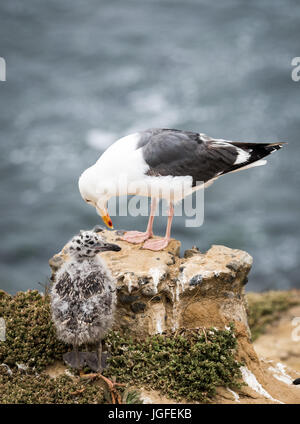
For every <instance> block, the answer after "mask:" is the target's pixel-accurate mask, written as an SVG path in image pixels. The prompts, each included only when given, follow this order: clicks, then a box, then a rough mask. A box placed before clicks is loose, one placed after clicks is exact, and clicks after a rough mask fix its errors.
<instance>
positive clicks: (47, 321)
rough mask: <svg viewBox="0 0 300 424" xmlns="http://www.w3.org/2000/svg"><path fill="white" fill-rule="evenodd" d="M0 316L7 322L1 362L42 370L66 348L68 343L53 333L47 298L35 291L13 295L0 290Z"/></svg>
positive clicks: (2, 342) (0, 355)
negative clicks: (61, 340)
mask: <svg viewBox="0 0 300 424" xmlns="http://www.w3.org/2000/svg"><path fill="white" fill-rule="evenodd" d="M0 317H2V318H4V320H5V325H6V340H5V341H0V363H5V364H7V365H9V366H16V364H18V363H21V364H25V365H27V366H29V367H35V368H36V370H38V371H41V370H42V369H44V368H45V367H46V366H47V365H49V364H52V363H53V362H54V360H56V359H61V357H62V354H63V353H64V352H66V351H67V345H65V344H64V343H62V342H60V341H58V340H57V338H56V336H55V328H54V325H53V323H52V321H51V313H50V304H49V297H48V296H46V297H45V296H42V295H41V294H40V293H39V292H38V291H37V290H29V291H27V292H18V293H17V294H16V295H15V296H11V295H9V294H7V293H5V292H4V291H0Z"/></svg>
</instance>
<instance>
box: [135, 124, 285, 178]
mask: <svg viewBox="0 0 300 424" xmlns="http://www.w3.org/2000/svg"><path fill="white" fill-rule="evenodd" d="M283 144H284V143H280V142H278V143H241V142H239V141H228V140H222V139H213V138H210V137H208V136H207V135H205V134H202V133H195V132H191V131H180V130H173V129H156V128H154V129H149V130H146V131H144V132H143V133H141V139H140V142H139V144H138V147H140V148H142V151H143V158H144V160H145V162H146V163H147V164H148V166H149V170H148V172H147V173H148V175H155V176H160V175H161V176H165V175H173V176H185V175H191V176H192V177H193V185H196V182H197V181H199V182H200V181H201V182H207V181H209V180H211V179H212V178H214V177H217V176H219V175H222V174H226V173H228V172H232V171H235V170H237V169H240V168H244V167H246V166H249V165H250V164H252V163H254V162H257V161H259V160H260V159H262V158H264V157H265V156H267V155H269V154H270V153H272V152H274V151H275V150H278V149H280V148H281V147H282V145H283Z"/></svg>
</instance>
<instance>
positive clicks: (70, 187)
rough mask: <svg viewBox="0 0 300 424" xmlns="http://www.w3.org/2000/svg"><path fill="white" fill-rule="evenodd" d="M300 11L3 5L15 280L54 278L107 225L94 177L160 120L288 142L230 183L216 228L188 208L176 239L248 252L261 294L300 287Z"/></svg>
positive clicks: (2, 98) (291, 0) (1, 163)
mask: <svg viewBox="0 0 300 424" xmlns="http://www.w3.org/2000/svg"><path fill="white" fill-rule="evenodd" d="M299 20H300V8H299V5H298V2H297V1H296V0H287V1H285V2H282V1H280V0H273V1H267V0H253V1H251V2H244V1H241V0H229V1H226V2H211V1H209V0H199V1H197V0H146V1H143V2H141V1H140V0H125V1H124V0H114V1H111V0H110V1H109V0H101V1H99V0H97V1H96V0H84V1H83V0H72V1H71V0H64V1H60V0H52V1H51V2H40V1H38V0H27V1H26V2H24V1H21V0H17V1H16V0H11V1H6V2H1V3H0V56H1V57H4V58H5V59H6V63H7V81H6V82H0V149H1V154H0V176H1V178H0V185H1V222H0V229H1V244H0V256H1V280H0V288H2V289H4V290H7V291H9V292H11V293H14V292H16V291H17V290H26V289H28V288H38V289H41V287H40V285H39V284H38V283H39V282H41V283H45V281H46V279H47V277H48V276H49V274H50V272H49V267H48V259H49V258H50V257H51V256H52V255H53V254H54V253H56V252H57V251H59V250H60V248H61V247H62V246H63V244H64V243H65V242H66V241H67V240H68V239H69V238H70V237H71V236H72V235H73V234H74V233H76V232H77V231H78V230H79V229H87V228H91V227H93V226H94V225H96V224H98V223H100V222H99V219H100V218H99V217H98V216H97V215H96V212H95V210H94V209H93V208H91V207H89V206H88V205H86V204H85V203H84V202H83V200H82V199H81V197H80V194H79V191H78V187H77V180H78V177H79V175H80V174H81V172H82V171H83V170H84V169H85V168H87V167H88V166H89V165H91V164H93V163H94V162H95V161H96V160H97V158H98V157H99V155H100V154H101V153H102V152H103V150H104V149H106V148H107V147H108V146H109V145H110V144H111V143H112V142H113V141H114V140H115V139H117V138H119V137H121V136H123V135H126V134H129V133H131V132H135V131H137V130H142V129H145V128H149V127H165V128H179V129H189V130H194V131H200V132H204V133H207V134H208V135H211V136H214V137H217V138H225V139H229V140H230V139H231V140H241V141H254V142H265V141H270V142H271V141H278V140H280V141H288V142H289V145H288V146H287V147H286V148H284V149H283V150H282V151H280V152H278V153H275V154H274V155H272V157H271V158H270V159H269V162H268V164H267V165H266V166H264V167H261V168H254V169H252V170H248V171H244V172H241V173H239V174H232V175H228V176H225V177H223V178H221V179H219V180H218V181H217V182H216V183H215V184H214V185H212V186H211V187H210V188H208V189H207V191H206V192H205V220H204V225H203V226H202V227H200V228H197V229H194V228H185V227H184V219H185V218H184V217H176V218H175V220H174V226H173V236H174V237H176V238H179V239H180V240H181V241H182V251H183V250H184V249H186V248H189V247H191V246H192V245H197V246H198V247H199V248H200V250H202V251H205V250H206V249H208V248H209V247H210V245H211V244H224V245H227V246H229V247H232V248H238V249H245V250H247V251H248V252H249V253H250V254H251V255H252V256H253V257H254V265H253V269H252V271H251V274H250V278H249V284H248V289H250V290H258V291H260V290H265V289H271V288H272V289H277V288H281V289H284V288H289V287H300V280H299V258H300V242H299V240H300V226H299V218H300V216H299V210H300V198H299V182H300V166H299V154H300V144H299V133H300V103H299V102H300V82H299V83H296V82H294V81H292V79H291V71H292V67H291V60H292V58H293V57H295V56H300V45H299V39H300V25H299ZM146 221H147V219H146V218H145V217H140V218H138V219H137V218H133V217H116V218H114V220H113V222H114V225H115V227H116V228H126V229H133V228H136V227H138V228H139V229H143V228H144V227H145V225H146ZM165 224H166V218H161V217H160V218H158V219H157V220H156V224H155V230H156V232H157V233H161V234H162V233H163V231H164V229H165Z"/></svg>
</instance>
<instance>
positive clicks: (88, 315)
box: [50, 231, 121, 372]
mask: <svg viewBox="0 0 300 424" xmlns="http://www.w3.org/2000/svg"><path fill="white" fill-rule="evenodd" d="M67 250H68V254H69V259H68V260H67V261H66V262H65V263H64V265H63V266H62V267H61V268H60V269H59V271H58V272H57V275H56V279H55V280H56V282H55V283H54V284H53V286H52V288H51V292H50V296H51V311H52V319H53V322H54V324H55V326H56V331H57V336H58V338H59V339H61V340H63V341H64V342H66V343H70V344H72V345H73V348H74V351H73V352H68V353H66V354H65V355H64V360H65V362H66V363H67V364H68V365H70V366H72V367H73V368H78V369H79V368H82V367H83V366H84V365H88V366H89V367H90V368H91V369H93V370H94V371H98V372H101V371H102V366H101V355H102V339H103V338H104V336H105V334H106V332H107V331H108V330H109V329H110V328H111V326H112V323H113V314H114V309H115V303H116V283H115V280H114V279H113V277H112V275H111V273H110V271H109V270H108V268H107V267H106V265H105V263H104V261H103V260H102V259H101V257H100V256H99V255H98V253H100V252H105V251H108V250H111V251H115V252H118V251H119V250H121V248H120V247H119V246H117V245H116V244H112V243H107V242H106V241H105V240H104V239H103V238H102V237H101V236H100V235H99V233H95V232H93V231H81V232H80V234H79V235H76V236H74V237H73V238H72V240H71V241H70V242H69V244H68V247H67ZM96 343H97V344H98V351H97V352H79V351H78V347H79V346H80V345H82V344H96Z"/></svg>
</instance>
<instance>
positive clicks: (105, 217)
mask: <svg viewBox="0 0 300 424" xmlns="http://www.w3.org/2000/svg"><path fill="white" fill-rule="evenodd" d="M101 218H102V220H103V222H104V224H105V225H106V226H107V227H108V228H110V229H111V230H113V228H114V226H113V224H112V221H111V219H110V216H109V215H108V214H106V215H101Z"/></svg>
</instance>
